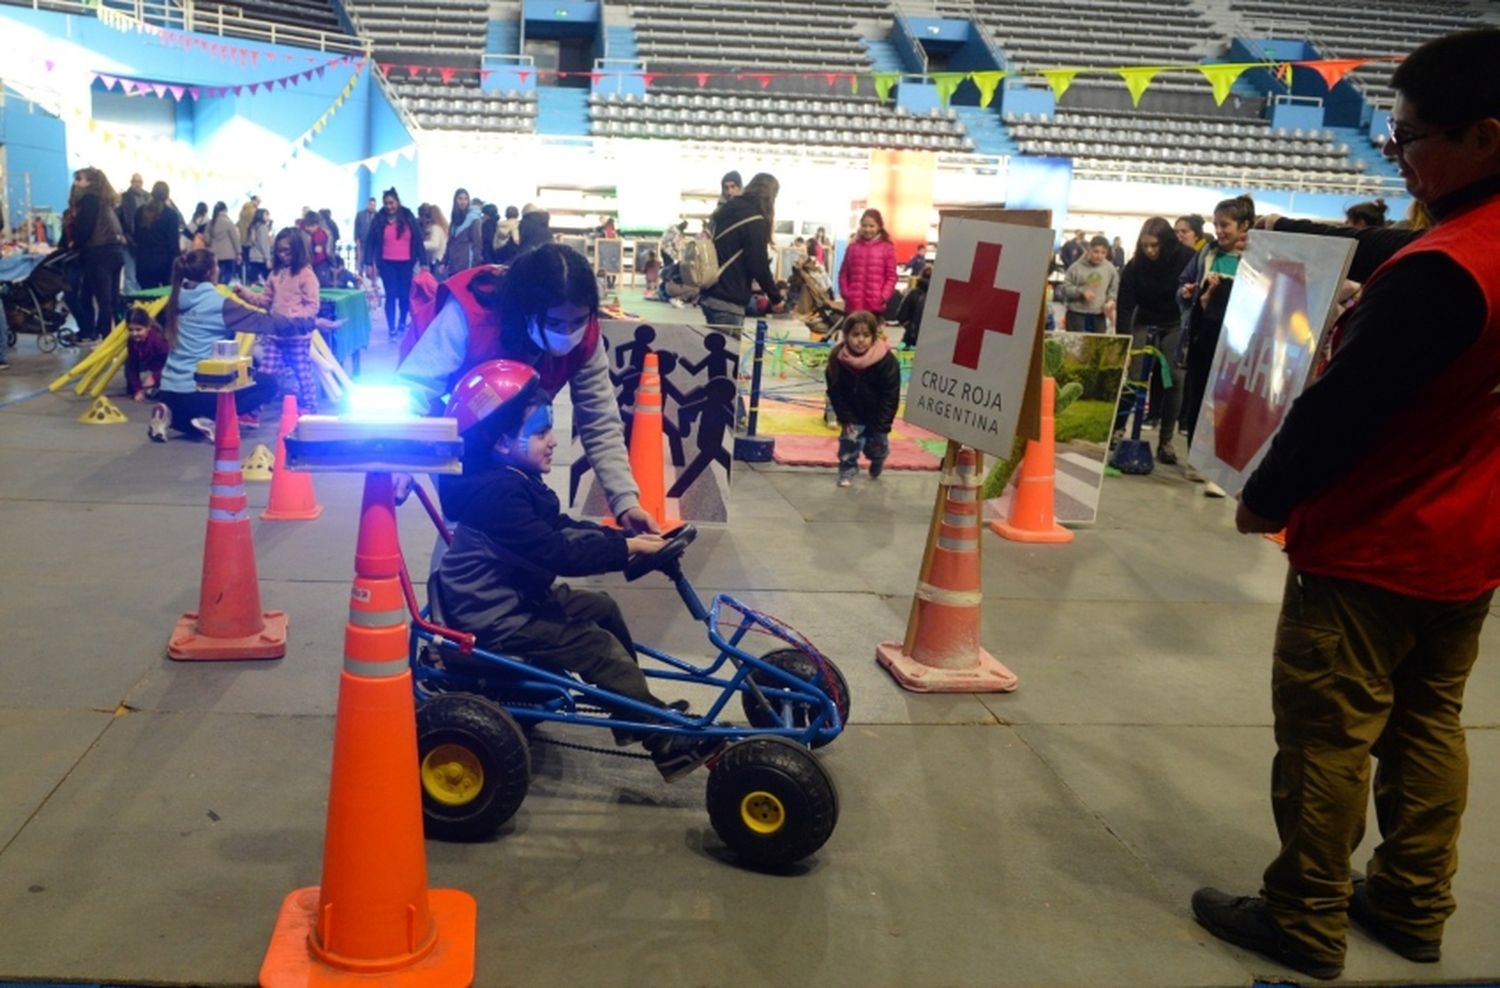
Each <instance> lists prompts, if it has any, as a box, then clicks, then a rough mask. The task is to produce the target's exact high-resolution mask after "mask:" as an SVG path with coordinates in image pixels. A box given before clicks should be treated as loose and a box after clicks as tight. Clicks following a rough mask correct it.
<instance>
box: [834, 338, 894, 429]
mask: <svg viewBox="0 0 1500 988" xmlns="http://www.w3.org/2000/svg"><path fill="white" fill-rule="evenodd" d="M876 345H877V346H879V345H880V344H878V343H877V344H876ZM843 346H844V344H842V343H840V344H839V345H838V346H836V347H834V348H833V352H832V353H831V354H829V357H828V370H827V371H826V372H825V373H824V377H825V379H826V380H827V381H828V400H829V401H830V402H831V403H832V404H833V412H834V414H835V415H837V416H838V420H839V424H840V425H856V424H857V425H862V426H864V427H865V428H866V429H868V430H869V431H871V432H890V431H891V423H892V422H894V421H896V408H897V407H898V406H899V405H900V404H901V364H900V362H899V361H897V360H896V355H895V354H894V353H890V352H889V351H888V352H887V353H886V355H885V356H884V357H882V358H881V359H879V360H877V361H876V362H875V363H874V364H872V365H871V366H870V367H867V368H865V369H864V370H858V369H856V368H853V367H850V366H849V365H847V364H845V363H843V362H842V361H840V360H839V351H840V350H841V349H843Z"/></svg>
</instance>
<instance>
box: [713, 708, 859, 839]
mask: <svg viewBox="0 0 1500 988" xmlns="http://www.w3.org/2000/svg"><path fill="white" fill-rule="evenodd" d="M707 803H708V819H709V822H710V823H712V824H713V828H714V832H715V833H717V834H718V835H719V839H720V840H722V841H723V842H724V843H725V844H727V845H728V846H729V849H730V850H732V851H734V852H735V854H737V855H738V856H739V857H740V858H742V859H743V860H745V861H746V862H748V863H750V864H752V865H756V866H759V867H766V868H782V867H786V866H787V865H791V864H795V863H797V862H798V861H801V860H802V859H803V858H805V857H807V856H808V855H810V854H812V853H813V852H815V851H816V850H817V849H818V848H820V847H822V846H823V844H824V843H825V842H826V841H827V840H828V838H829V836H831V835H832V834H833V828H834V826H835V825H836V824H837V823H838V819H839V800H838V792H837V791H836V790H835V789H834V786H833V778H832V777H831V776H830V775H829V774H828V772H827V771H826V770H825V769H824V768H823V766H822V765H821V764H820V763H819V762H818V759H817V757H816V756H815V755H814V754H813V753H812V752H810V751H808V750H807V749H806V748H804V747H802V746H801V745H799V744H797V743H795V742H793V741H789V740H787V739H786V738H780V737H774V736H767V737H756V738H749V739H747V740H744V741H740V742H739V743H737V744H735V745H733V746H732V747H730V748H729V750H727V751H725V752H724V754H723V755H721V756H720V757H719V760H718V762H717V763H716V764H715V765H714V767H713V771H712V772H710V773H709V776H708V795H707Z"/></svg>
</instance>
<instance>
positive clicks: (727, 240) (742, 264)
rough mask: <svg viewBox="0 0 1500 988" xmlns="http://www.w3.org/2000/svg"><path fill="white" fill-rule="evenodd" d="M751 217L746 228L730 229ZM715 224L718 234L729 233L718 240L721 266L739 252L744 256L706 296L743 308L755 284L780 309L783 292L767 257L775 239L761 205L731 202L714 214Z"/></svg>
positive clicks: (749, 201) (738, 259) (716, 246)
mask: <svg viewBox="0 0 1500 988" xmlns="http://www.w3.org/2000/svg"><path fill="white" fill-rule="evenodd" d="M750 217H754V218H753V219H751V221H750V222H749V223H746V224H745V225H744V226H741V227H739V228H737V229H733V230H730V229H729V228H730V227H732V226H734V225H735V224H736V223H739V222H740V221H741V220H744V219H746V218H750ZM711 224H712V227H713V229H715V230H726V231H728V232H727V233H724V234H722V235H720V236H718V237H715V238H714V249H715V250H716V251H717V253H718V256H719V263H720V264H723V263H724V262H725V261H728V260H729V258H731V257H734V254H735V252H736V251H739V252H740V256H739V257H736V258H735V260H734V263H733V264H730V265H728V266H727V267H725V268H724V270H723V272H722V273H721V274H720V275H719V280H718V281H716V282H714V284H713V285H712V286H711V287H710V288H708V289H707V290H706V291H705V292H703V294H704V295H707V296H708V297H710V298H716V299H719V300H720V301H723V302H730V303H733V304H734V305H738V306H741V307H743V306H744V305H745V304H746V303H747V302H749V301H750V283H751V282H752V281H753V282H755V283H756V284H758V285H760V289H761V291H763V292H765V293H766V296H767V297H768V298H770V300H771V304H772V305H780V304H781V302H782V298H781V292H780V290H778V289H777V287H776V278H775V277H774V276H773V275H772V274H771V262H770V259H769V257H768V255H767V253H766V248H767V247H769V246H770V243H771V235H770V231H769V230H767V229H766V220H765V217H764V216H762V215H761V212H760V207H759V205H757V204H756V203H755V202H754V201H752V200H750V199H746V198H744V197H740V198H736V199H730V200H729V201H728V202H726V203H724V205H722V206H720V207H719V208H718V210H716V211H715V212H714V215H713V219H712V221H711Z"/></svg>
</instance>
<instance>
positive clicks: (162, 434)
mask: <svg viewBox="0 0 1500 988" xmlns="http://www.w3.org/2000/svg"><path fill="white" fill-rule="evenodd" d="M171 425H172V410H171V409H170V408H168V407H167V406H166V405H163V404H161V403H160V402H157V403H156V404H155V405H152V406H151V421H149V422H147V423H146V435H147V436H148V437H150V439H151V441H152V442H154V443H164V442H166V441H167V429H168V428H170V427H171Z"/></svg>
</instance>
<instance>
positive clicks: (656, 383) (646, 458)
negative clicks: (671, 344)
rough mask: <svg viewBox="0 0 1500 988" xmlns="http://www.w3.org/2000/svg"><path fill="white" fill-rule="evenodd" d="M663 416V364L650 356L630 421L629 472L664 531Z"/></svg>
mask: <svg viewBox="0 0 1500 988" xmlns="http://www.w3.org/2000/svg"><path fill="white" fill-rule="evenodd" d="M661 416H662V398H661V364H660V362H659V361H658V360H657V357H656V354H654V353H648V354H646V362H645V365H644V366H643V367H642V368H641V380H640V383H639V384H637V385H636V389H635V414H634V415H632V416H631V418H630V473H631V475H632V476H633V477H635V483H636V486H637V487H639V488H640V490H641V508H642V509H643V510H644V511H645V512H646V513H647V514H648V515H650V516H651V517H652V518H654V519H656V524H657V525H659V526H660V527H661V529H662V530H663V531H665V530H666V529H667V527H668V522H667V484H666V478H665V476H664V475H663V471H664V469H665V464H664V463H663V459H662V450H661V443H662V420H661Z"/></svg>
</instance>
